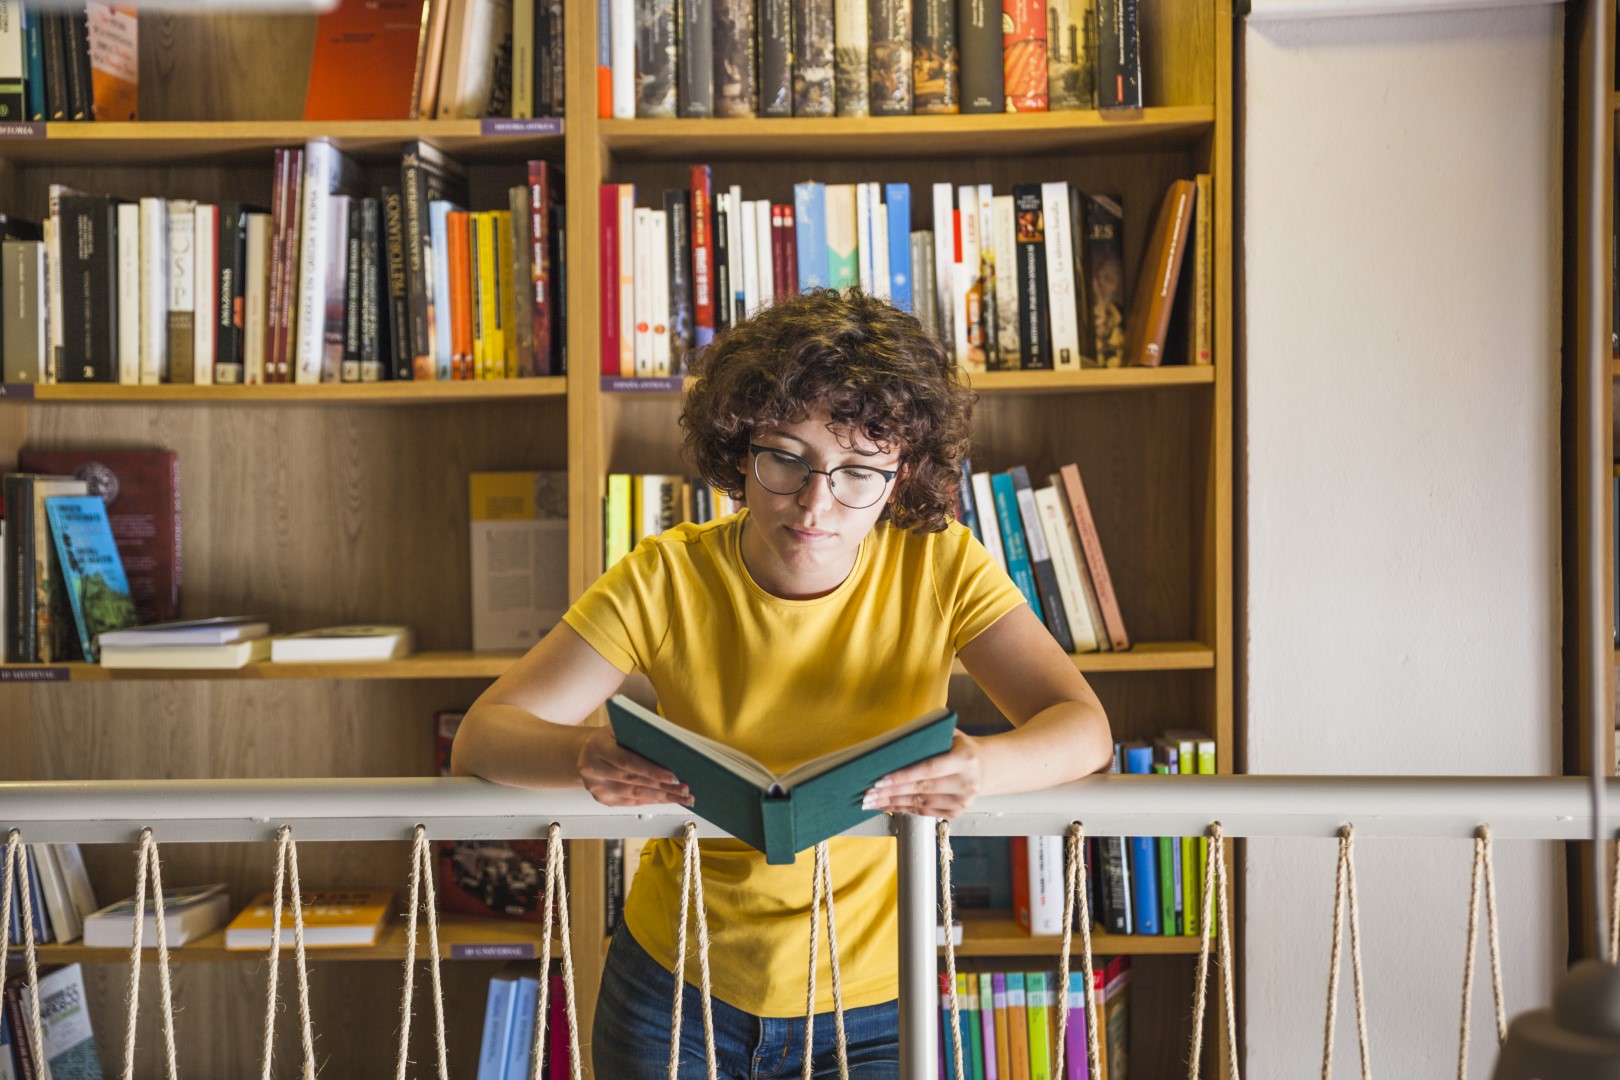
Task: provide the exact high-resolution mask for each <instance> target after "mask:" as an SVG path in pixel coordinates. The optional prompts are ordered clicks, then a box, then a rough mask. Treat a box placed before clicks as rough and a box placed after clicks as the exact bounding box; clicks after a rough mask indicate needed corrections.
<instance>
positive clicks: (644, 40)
mask: <svg viewBox="0 0 1620 1080" xmlns="http://www.w3.org/2000/svg"><path fill="white" fill-rule="evenodd" d="M635 15H636V116H637V117H638V118H640V119H643V120H647V119H667V118H671V117H673V116H674V115H675V0H635Z"/></svg>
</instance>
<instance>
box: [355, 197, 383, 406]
mask: <svg viewBox="0 0 1620 1080" xmlns="http://www.w3.org/2000/svg"><path fill="white" fill-rule="evenodd" d="M381 257H382V205H381V204H380V203H379V202H378V201H377V200H376V199H373V198H365V199H361V200H360V341H359V345H360V381H361V382H378V381H380V380H381V379H382V377H383V361H382V347H383V340H384V338H383V334H384V332H385V327H386V322H385V321H384V319H383V318H382V306H383V301H384V292H383V284H382V282H383V275H382V270H381V262H382V258H381Z"/></svg>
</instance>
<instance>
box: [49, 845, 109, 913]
mask: <svg viewBox="0 0 1620 1080" xmlns="http://www.w3.org/2000/svg"><path fill="white" fill-rule="evenodd" d="M51 851H52V853H53V854H55V856H56V866H57V869H59V870H61V871H62V880H63V881H64V882H65V883H66V885H67V893H68V899H69V900H70V901H71V902H72V904H73V910H74V911H75V912H76V913H77V914H78V916H79V923H80V925H81V926H82V925H83V923H84V920H85V919H86V918H88V917H89V915H90V913H91V912H93V911H95V910H96V909H97V908H99V907H100V906H101V905H100V904H97V903H96V891H95V889H93V888H92V887H91V885H90V871H89V870H87V869H85V865H84V855H83V853H81V852H80V851H79V845H78V844H52V845H51Z"/></svg>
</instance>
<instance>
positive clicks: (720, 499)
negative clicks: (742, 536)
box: [603, 473, 742, 566]
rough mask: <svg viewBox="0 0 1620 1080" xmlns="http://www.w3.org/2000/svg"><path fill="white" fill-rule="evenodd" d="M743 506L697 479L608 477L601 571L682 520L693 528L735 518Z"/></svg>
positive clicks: (641, 475) (660, 475) (642, 475)
mask: <svg viewBox="0 0 1620 1080" xmlns="http://www.w3.org/2000/svg"><path fill="white" fill-rule="evenodd" d="M740 509H742V504H741V503H739V502H738V501H737V500H735V499H733V498H732V497H731V496H730V495H728V494H727V493H726V492H724V491H720V490H719V489H717V488H713V487H710V486H709V485H708V484H707V483H705V482H704V480H703V478H702V477H700V476H675V475H671V474H667V473H610V474H608V483H607V500H606V506H605V507H604V511H603V513H604V518H603V523H604V529H603V547H604V549H605V550H604V552H603V554H604V562H603V565H604V566H612V565H613V564H614V563H616V562H618V561H619V560H620V559H621V558H623V557H624V556H626V555H628V554H629V553H630V551H631V550H632V549H633V548H634V547H635V546H636V545H637V544H639V543H641V541H642V540H643V539H645V538H646V537H649V536H657V535H658V534H659V533H661V532H663V531H664V530H666V529H673V528H674V527H675V526H677V525H679V524H681V523H682V522H683V521H690V522H692V523H694V524H697V525H702V524H703V523H704V522H707V521H713V520H714V519H715V518H720V517H725V516H726V515H727V514H734V513H736V512H737V511H738V510H740Z"/></svg>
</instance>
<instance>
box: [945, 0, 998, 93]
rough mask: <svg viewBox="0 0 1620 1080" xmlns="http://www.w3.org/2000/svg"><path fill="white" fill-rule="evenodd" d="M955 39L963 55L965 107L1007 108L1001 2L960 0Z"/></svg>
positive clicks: (957, 5) (962, 73)
mask: <svg viewBox="0 0 1620 1080" xmlns="http://www.w3.org/2000/svg"><path fill="white" fill-rule="evenodd" d="M956 40H957V44H958V49H959V51H960V55H961V66H960V69H959V70H960V73H961V80H962V89H961V101H962V111H963V112H965V113H999V112H1006V111H1007V95H1006V92H1005V83H1004V81H1003V74H1002V40H1001V5H1000V4H998V3H993V2H991V0H957V3H956Z"/></svg>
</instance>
